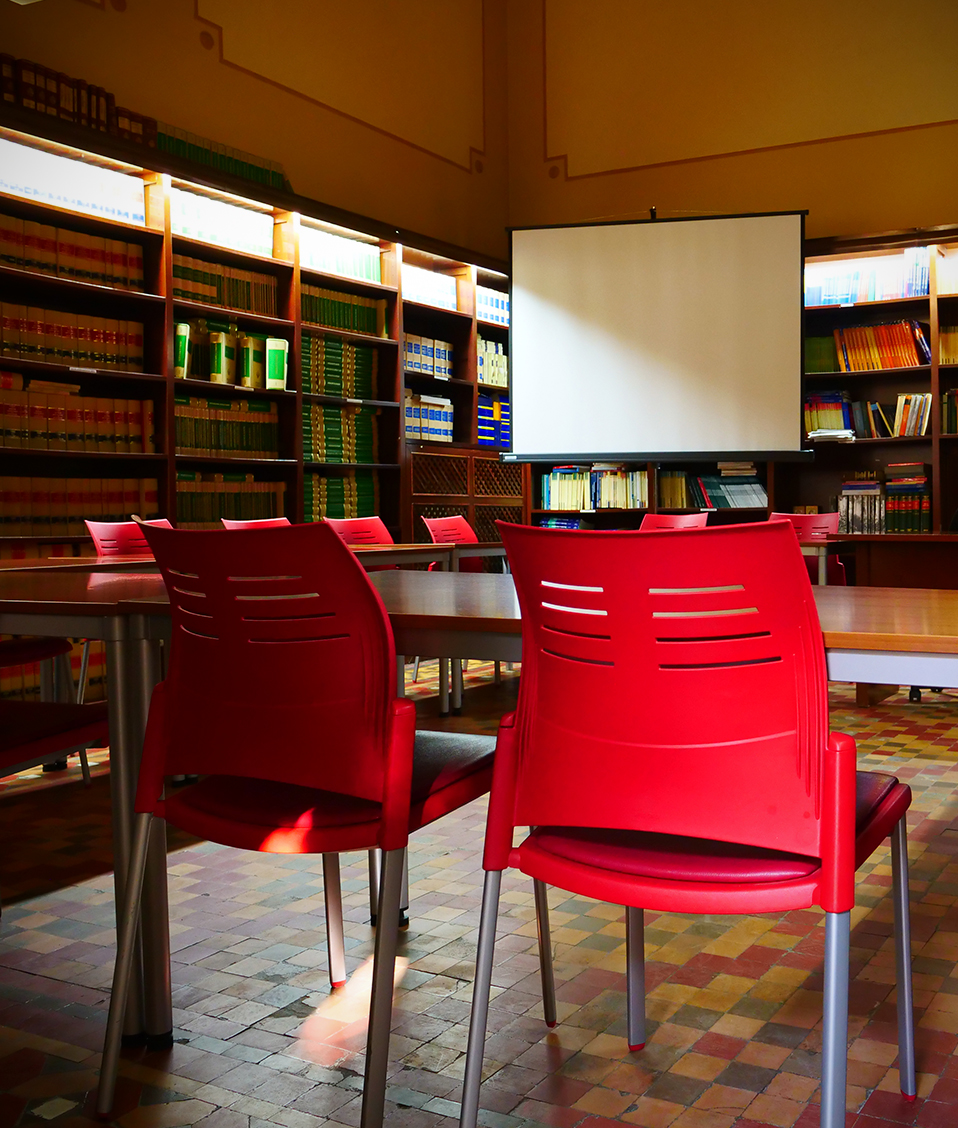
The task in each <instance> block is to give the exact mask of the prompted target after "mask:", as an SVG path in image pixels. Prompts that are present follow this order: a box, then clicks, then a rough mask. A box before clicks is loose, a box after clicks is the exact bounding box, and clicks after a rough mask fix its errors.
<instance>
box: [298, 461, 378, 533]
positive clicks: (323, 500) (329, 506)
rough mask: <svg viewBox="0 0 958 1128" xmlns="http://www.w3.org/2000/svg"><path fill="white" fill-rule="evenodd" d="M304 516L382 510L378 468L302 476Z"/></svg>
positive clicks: (319, 517) (307, 518)
mask: <svg viewBox="0 0 958 1128" xmlns="http://www.w3.org/2000/svg"><path fill="white" fill-rule="evenodd" d="M303 499H304V500H303V519H304V520H305V521H321V520H322V519H323V518H324V517H334V518H336V517H339V518H344V517H373V516H376V515H377V514H378V513H379V478H378V475H377V474H376V471H375V470H349V471H347V472H346V473H344V474H341V475H336V476H332V475H328V476H327V475H321V474H306V475H304V477H303Z"/></svg>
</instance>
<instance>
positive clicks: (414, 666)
mask: <svg viewBox="0 0 958 1128" xmlns="http://www.w3.org/2000/svg"><path fill="white" fill-rule="evenodd" d="M421 661H422V659H421V658H420V656H419V655H418V654H417V655H416V657H415V658H413V660H412V680H413V682H417V681H419V663H420V662H421Z"/></svg>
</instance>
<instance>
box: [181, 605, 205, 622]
mask: <svg viewBox="0 0 958 1128" xmlns="http://www.w3.org/2000/svg"><path fill="white" fill-rule="evenodd" d="M180 612H181V614H183V615H189V616H190V617H191V618H193V619H212V618H213V616H212V615H207V614H206V612H205V611H191V610H190V609H189V607H181V608H180Z"/></svg>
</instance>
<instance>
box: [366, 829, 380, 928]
mask: <svg viewBox="0 0 958 1128" xmlns="http://www.w3.org/2000/svg"><path fill="white" fill-rule="evenodd" d="M381 866H382V851H381V850H379V849H373V850H370V851H369V923H370V924H371V925H372V926H373V928H375V927H376V921H377V920H378V916H377V913H378V912H379V871H380V868H381Z"/></svg>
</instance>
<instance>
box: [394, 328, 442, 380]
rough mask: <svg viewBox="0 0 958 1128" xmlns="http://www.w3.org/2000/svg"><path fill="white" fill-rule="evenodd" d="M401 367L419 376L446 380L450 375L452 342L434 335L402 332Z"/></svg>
mask: <svg viewBox="0 0 958 1128" xmlns="http://www.w3.org/2000/svg"><path fill="white" fill-rule="evenodd" d="M402 339H403V368H404V369H405V370H406V372H415V373H416V374H417V375H421V376H433V377H435V379H437V380H448V379H449V378H450V377H451V376H452V344H451V343H450V342H449V341H440V340H439V339H438V338H435V337H419V336H417V335H416V334H415V333H403V335H402Z"/></svg>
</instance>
